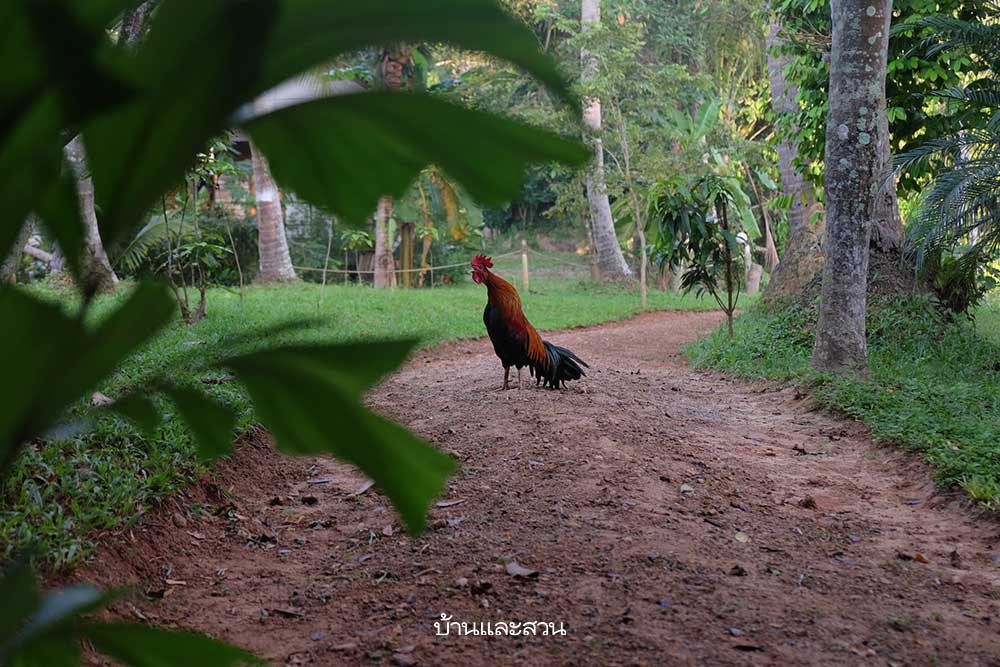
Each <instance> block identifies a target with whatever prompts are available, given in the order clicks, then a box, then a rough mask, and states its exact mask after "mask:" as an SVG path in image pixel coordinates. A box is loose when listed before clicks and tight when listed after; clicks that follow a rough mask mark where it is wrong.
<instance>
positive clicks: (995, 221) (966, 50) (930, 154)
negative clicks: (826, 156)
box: [896, 2, 1000, 312]
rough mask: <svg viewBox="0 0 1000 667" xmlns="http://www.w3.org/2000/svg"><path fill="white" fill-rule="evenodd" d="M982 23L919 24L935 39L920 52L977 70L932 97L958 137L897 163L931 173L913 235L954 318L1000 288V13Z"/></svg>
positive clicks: (996, 8)
mask: <svg viewBox="0 0 1000 667" xmlns="http://www.w3.org/2000/svg"><path fill="white" fill-rule="evenodd" d="M978 10H979V12H978V13H979V14H980V15H981V16H982V17H983V20H971V19H968V18H962V17H960V16H955V15H947V14H946V15H936V16H929V17H925V18H923V19H921V20H919V21H915V22H914V23H913V25H914V27H915V28H917V29H921V30H924V31H928V36H927V37H926V38H925V39H924V41H923V42H922V44H921V45H920V47H919V48H920V49H921V50H922V51H923V52H925V53H927V54H930V55H931V56H934V55H937V54H948V55H949V56H950V57H953V58H959V57H961V58H966V59H968V60H970V61H974V62H975V63H976V64H977V65H978V67H977V70H976V73H975V74H971V73H970V74H969V75H968V76H965V77H962V80H961V82H960V83H958V84H955V85H952V86H948V87H942V88H940V89H937V90H934V91H932V92H931V93H930V94H929V95H928V98H927V99H928V102H929V103H931V102H938V103H940V104H944V105H948V106H950V107H951V108H952V109H954V122H955V129H954V131H952V132H951V133H948V134H944V135H942V136H940V137H938V138H935V139H932V140H930V141H927V142H924V143H922V144H921V145H919V146H917V147H916V148H913V149H912V150H909V151H906V152H904V153H902V154H900V155H899V156H898V157H897V158H896V168H897V171H899V172H900V173H904V174H909V173H912V172H919V171H921V170H924V171H926V170H930V171H931V172H932V173H933V174H934V176H933V180H932V181H931V183H930V185H929V187H928V188H927V189H926V191H925V192H923V193H922V195H921V197H920V199H919V201H918V208H917V211H916V214H915V216H914V218H913V225H912V229H911V235H912V237H913V238H914V239H915V241H916V244H917V252H918V259H919V260H920V262H921V264H922V266H923V268H924V271H925V273H926V274H927V275H928V276H930V279H931V285H932V287H933V289H934V290H935V292H936V293H937V294H938V296H939V297H940V298H941V299H942V301H943V302H944V304H945V305H946V306H947V307H948V308H949V309H950V310H952V311H954V312H967V311H968V310H969V308H970V307H971V306H973V305H975V304H976V303H978V302H979V301H980V300H981V299H982V297H983V296H984V295H985V294H986V292H987V291H988V290H989V289H991V288H992V287H993V286H994V285H995V284H996V281H995V270H994V269H993V268H992V267H991V266H990V264H991V263H992V262H993V261H994V260H995V259H996V258H997V256H998V252H1000V81H998V80H997V72H998V71H1000V23H998V21H1000V5H998V4H997V3H995V2H983V3H981V4H980V6H979V7H978Z"/></svg>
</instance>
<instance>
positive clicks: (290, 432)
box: [221, 343, 455, 533]
mask: <svg viewBox="0 0 1000 667" xmlns="http://www.w3.org/2000/svg"><path fill="white" fill-rule="evenodd" d="M411 348H412V343H371V344H354V345H327V346H315V347H294V348H287V349H276V350H268V351H265V352H260V353H256V354H248V355H244V356H242V357H237V358H235V359H229V360H227V361H224V362H223V363H222V364H221V365H224V366H226V367H228V368H231V369H232V370H233V372H234V373H235V374H236V375H237V377H238V378H239V380H240V381H241V382H242V383H243V384H244V385H245V386H246V388H247V391H248V392H249V394H250V396H251V398H252V399H253V402H254V407H255V410H256V414H257V416H258V417H259V418H260V420H261V422H262V423H263V424H264V425H265V426H267V427H268V429H270V431H271V433H273V434H274V437H275V440H276V441H277V443H278V447H279V448H280V449H281V450H283V451H285V452H289V453H293V454H310V455H316V454H321V453H332V454H334V455H335V456H337V457H338V458H341V459H343V460H346V461H348V462H350V463H352V464H354V465H356V466H357V467H359V468H360V469H361V470H362V471H363V472H365V474H367V475H368V476H369V477H371V478H372V479H373V480H374V481H375V483H376V484H377V485H378V487H379V488H380V489H381V490H382V491H383V492H384V493H385V494H386V495H387V496H388V497H389V499H390V500H391V501H392V502H393V504H394V505H395V506H396V509H397V510H398V511H399V513H400V516H401V517H402V518H403V520H404V521H405V522H406V525H407V527H408V528H409V529H410V531H411V532H414V533H419V532H420V531H421V530H423V527H424V524H425V520H426V513H427V510H428V509H429V507H430V505H431V503H432V502H433V500H434V499H435V498H436V497H437V496H439V495H440V493H441V491H442V490H443V488H444V484H445V480H446V479H447V476H448V474H449V473H450V472H451V471H452V470H454V468H455V463H454V461H453V460H452V459H451V458H449V457H447V456H445V455H444V454H442V453H440V452H438V451H437V450H435V449H434V448H432V447H431V446H429V445H428V444H426V443H424V442H423V441H421V440H419V439H417V438H416V437H415V436H413V435H412V434H410V433H408V432H407V431H405V430H404V429H402V428H399V427H396V426H394V425H392V424H390V423H388V422H386V421H385V420H383V419H381V418H379V417H376V416H375V415H373V414H371V413H370V412H368V411H367V410H365V409H364V408H363V407H362V406H361V405H360V404H359V401H358V399H359V398H360V396H361V393H362V392H363V391H364V389H365V388H367V387H370V386H371V385H372V384H374V383H375V382H377V381H378V380H379V379H380V378H381V377H382V376H383V375H384V374H385V373H387V372H389V371H390V370H392V369H394V368H396V367H397V366H398V365H399V363H400V362H401V361H402V360H403V359H404V358H405V356H406V354H407V352H408V351H409V350H410V349H411Z"/></svg>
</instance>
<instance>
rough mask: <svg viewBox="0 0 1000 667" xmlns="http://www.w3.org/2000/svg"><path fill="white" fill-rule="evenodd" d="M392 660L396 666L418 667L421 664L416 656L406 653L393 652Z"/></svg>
mask: <svg viewBox="0 0 1000 667" xmlns="http://www.w3.org/2000/svg"><path fill="white" fill-rule="evenodd" d="M392 662H393V664H395V665H396V667H416V665H417V664H419V663H418V662H417V659H416V658H414V657H413V656H412V655H407V654H406V653H393V654H392Z"/></svg>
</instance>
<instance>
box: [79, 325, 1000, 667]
mask: <svg viewBox="0 0 1000 667" xmlns="http://www.w3.org/2000/svg"><path fill="white" fill-rule="evenodd" d="M717 323H718V316H717V315H716V314H713V313H702V314H694V313H661V314H653V315H646V316H642V317H639V318H637V319H634V320H631V321H628V322H623V323H616V324H610V325H606V326H601V327H595V328H590V329H580V330H575V331H571V332H565V333H562V334H558V335H555V336H553V339H554V340H556V341H557V342H559V343H560V344H562V345H566V346H569V347H570V348H572V349H573V350H574V351H576V352H577V353H578V354H579V355H580V356H582V357H583V358H584V359H586V360H588V361H589V362H590V363H591V365H592V366H593V371H592V373H591V375H590V377H589V378H588V379H587V380H586V381H585V382H582V383H579V384H577V385H575V386H574V387H573V388H572V389H570V390H569V391H567V392H565V393H555V392H548V391H541V390H535V389H531V390H527V391H523V392H520V393H517V392H507V393H501V392H499V391H498V388H499V384H500V381H501V379H502V371H501V370H500V366H499V363H498V362H497V360H496V358H495V357H494V356H493V353H492V350H491V348H490V347H489V343H488V342H487V341H478V342H473V343H463V344H455V345H448V346H445V347H442V348H438V349H437V350H434V351H432V352H430V353H425V354H422V355H421V356H419V357H418V358H416V359H415V360H413V361H412V362H411V363H410V364H409V366H407V367H406V368H405V369H404V370H403V371H402V372H401V373H399V374H398V375H397V376H396V377H394V378H393V379H392V380H391V381H390V382H387V383H386V384H385V385H384V386H383V387H382V388H380V389H379V390H378V391H377V392H376V394H375V395H374V396H373V397H372V402H373V404H374V405H375V406H376V407H377V408H378V409H379V410H381V411H383V412H385V413H387V414H389V415H391V416H393V417H395V418H397V419H399V420H400V421H401V422H403V423H404V424H407V425H408V426H410V427H411V428H412V429H414V430H415V431H417V432H418V433H421V434H423V435H424V436H426V437H428V438H429V439H430V440H432V441H433V442H435V443H437V444H438V445H439V446H440V447H442V448H444V449H445V450H447V451H449V452H451V453H453V454H454V455H455V456H457V457H458V458H459V459H461V461H462V468H461V471H460V473H459V474H458V475H457V476H456V477H455V478H454V480H453V483H452V485H451V487H450V490H449V493H448V495H447V497H446V499H445V501H446V503H448V504H447V506H444V507H439V508H437V509H435V510H434V512H433V516H432V518H431V521H432V528H431V530H429V531H428V533H427V534H426V535H425V536H423V537H421V538H419V539H412V538H410V537H407V536H406V535H405V534H404V533H402V531H401V529H400V526H399V524H398V522H397V521H396V519H395V517H394V515H393V512H392V510H391V508H390V507H389V505H388V503H387V502H386V501H385V500H384V499H383V498H382V497H380V496H379V495H377V494H376V493H374V492H373V491H367V492H364V493H360V494H359V493H358V491H359V490H360V488H361V487H362V482H363V480H362V478H361V477H359V476H358V475H357V474H356V473H354V472H353V471H351V470H350V469H348V468H346V467H344V466H341V465H339V464H336V463H332V462H329V461H312V462H305V463H303V462H289V461H287V460H285V459H282V458H279V457H276V456H275V455H274V454H273V453H271V452H270V450H269V449H267V448H266V447H264V446H261V445H257V446H250V447H245V448H243V450H242V453H241V454H240V456H239V457H238V458H237V460H236V461H235V462H234V463H233V464H232V465H230V466H227V467H226V470H225V471H223V473H222V477H221V479H220V480H218V481H217V483H216V484H217V485H216V484H208V485H203V486H202V487H201V488H199V489H195V490H193V491H192V492H191V493H190V494H189V497H188V498H187V499H186V501H184V502H183V503H182V504H180V505H179V506H178V508H177V512H178V513H179V514H180V516H175V515H174V513H173V512H174V509H171V510H169V511H165V512H161V513H159V514H158V515H154V516H152V517H150V519H149V520H147V521H146V522H144V523H143V524H142V525H141V526H140V527H138V528H136V529H135V530H134V531H133V533H132V534H130V535H128V536H125V537H123V538H121V539H120V540H118V541H117V542H116V544H115V545H114V546H112V547H109V548H108V549H107V550H106V553H105V554H104V555H103V556H102V558H101V560H100V562H99V564H98V565H97V566H95V571H94V572H93V573H92V574H94V573H96V574H97V575H98V576H99V578H103V579H105V580H111V581H116V582H118V583H121V580H122V579H123V578H128V576H133V577H135V576H138V577H140V578H141V579H143V580H144V582H145V583H143V584H142V587H143V589H144V590H145V592H146V595H136V596H134V599H133V600H131V601H127V602H124V603H122V604H121V605H120V606H119V609H118V611H119V612H121V613H126V614H131V615H135V616H140V617H144V618H149V619H151V620H154V621H157V622H160V623H165V624H168V625H173V624H177V625H182V626H187V627H194V628H198V629H201V630H205V631H208V632H210V633H212V634H215V635H218V636H220V637H224V638H226V639H229V640H232V641H234V642H236V643H238V644H241V645H243V646H246V647H248V648H250V649H252V650H254V651H256V652H258V653H259V654H261V655H263V656H266V657H268V658H271V659H273V660H274V662H275V664H278V665H281V664H288V665H299V664H310V665H373V664H387V665H391V664H397V665H404V666H405V665H415V664H419V665H460V666H463V667H474V666H477V665H508V664H509V665H532V666H533V665H548V664H552V665H600V666H606V665H608V666H609V665H748V664H751V665H758V664H761V665H782V666H784V665H858V664H865V665H932V664H941V665H998V664H1000V618H998V593H1000V569H998V556H997V555H996V552H995V551H994V550H995V548H996V545H997V543H998V541H1000V527H998V525H997V524H996V523H995V522H993V521H991V520H986V519H981V518H978V519H977V517H976V516H975V515H974V514H973V513H972V512H970V511H968V510H965V509H963V508H961V507H959V503H958V502H957V501H956V500H955V499H954V498H952V497H950V496H947V495H938V494H935V493H934V489H933V486H932V485H931V484H930V483H929V482H928V478H927V476H926V473H925V472H924V471H923V470H922V469H921V466H919V465H917V464H914V463H913V462H912V461H911V460H910V459H909V458H907V457H905V456H902V455H900V454H897V453H894V452H892V451H888V450H885V449H881V448H878V447H876V446H874V445H872V444H871V442H870V440H869V439H868V438H867V436H866V435H865V432H864V430H863V429H862V428H860V427H858V426H857V425H855V424H853V423H850V422H846V421H843V420H840V419H837V418H834V417H831V416H827V415H824V414H822V413H818V412H815V411H811V410H810V408H809V403H808V401H807V400H803V399H802V397H801V396H798V395H797V393H796V391H795V390H793V389H777V388H775V387H765V386H755V385H752V384H747V383H744V382H736V381H730V380H726V379H724V378H722V377H720V376H718V375H716V374H711V373H706V372H701V371H695V370H692V369H690V368H688V367H687V366H685V365H684V363H683V360H682V359H681V357H680V356H679V348H680V346H681V345H682V344H683V343H685V342H687V341H690V340H693V339H694V338H696V337H697V336H699V335H701V334H703V333H705V332H707V331H709V330H710V329H711V328H713V327H714V326H716V324H717ZM310 480H312V481H313V482H315V481H318V480H325V481H324V482H323V483H310ZM220 487H221V490H222V491H229V492H231V496H230V497H229V499H228V500H227V499H224V498H223V496H224V495H225V493H220ZM220 508H221V509H220ZM178 524H179V525H178ZM510 560H513V561H516V563H518V564H520V565H522V566H524V567H526V568H530V569H533V570H537V571H539V574H538V575H537V576H534V577H530V578H520V577H514V576H511V575H510V574H508V572H507V568H506V567H505V563H506V562H507V561H510ZM167 579H169V580H170V581H171V582H173V583H171V584H168V583H166V580H167ZM178 582H182V583H178ZM151 597H152V598H162V599H152V600H151V599H150V598H151ZM442 613H446V614H448V615H450V616H452V617H453V619H454V620H458V621H467V622H473V621H494V622H495V621H501V620H503V621H527V620H541V621H557V622H558V621H561V622H563V623H564V624H565V626H566V628H567V629H568V635H567V636H565V637H555V638H553V637H533V638H525V637H517V638H511V637H474V636H454V634H452V636H448V637H437V636H435V631H434V626H433V623H434V621H435V620H438V618H439V616H440V614H442Z"/></svg>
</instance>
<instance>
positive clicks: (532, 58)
mask: <svg viewBox="0 0 1000 667" xmlns="http://www.w3.org/2000/svg"><path fill="white" fill-rule="evenodd" d="M396 42H410V43H415V42H444V43H448V44H452V45H455V46H459V47H462V48H466V49H470V50H474V51H485V52H487V53H489V54H491V55H494V56H496V57H498V58H501V59H503V60H507V61H509V62H511V63H513V64H515V65H517V66H519V67H521V68H522V69H524V70H525V71H526V72H528V73H530V74H532V75H534V76H535V77H536V78H538V79H539V80H540V81H541V82H542V83H544V84H545V85H547V86H548V87H549V89H550V90H552V92H554V93H555V94H556V95H558V96H560V97H561V98H562V99H564V100H565V101H567V102H568V103H569V104H570V105H571V107H572V108H573V109H579V108H580V105H578V104H576V101H575V99H574V97H573V94H572V93H571V92H570V88H569V84H568V81H567V78H566V76H565V75H564V74H563V73H561V72H560V71H559V69H558V67H556V64H555V61H554V60H552V59H551V58H549V57H547V56H546V55H545V54H543V53H542V51H541V49H539V45H538V39H537V38H536V37H535V35H534V34H533V33H532V32H531V30H530V29H528V27H527V26H526V25H524V24H522V23H520V22H518V21H517V20H515V19H514V18H513V17H511V16H510V14H508V13H507V12H505V11H504V10H503V9H501V8H500V6H499V5H498V3H497V2H496V1H495V0H421V1H420V2H414V1H413V0H366V1H365V2H329V0H285V2H283V3H282V11H281V15H280V18H279V20H278V22H277V27H276V29H275V31H274V35H273V36H272V38H271V40H270V41H269V42H264V44H265V45H266V46H265V57H264V63H265V70H264V78H263V83H264V84H265V86H266V87H267V88H270V87H271V86H274V85H277V84H279V83H281V82H282V81H284V80H286V79H288V78H290V77H292V76H294V75H296V74H298V73H300V72H303V71H305V70H307V69H310V68H313V67H316V66H318V65H322V64H324V63H329V62H331V61H333V60H335V59H336V58H337V57H338V56H341V55H343V54H345V53H349V52H352V51H356V50H358V49H361V48H364V47H368V46H378V45H384V44H392V43H396Z"/></svg>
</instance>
